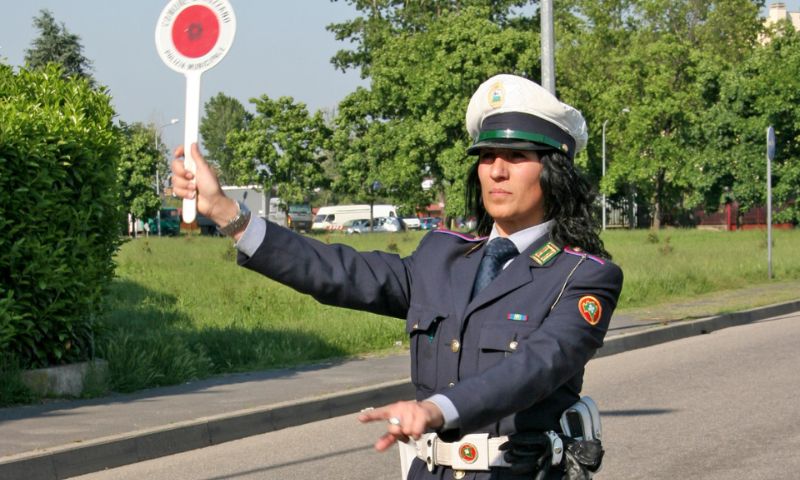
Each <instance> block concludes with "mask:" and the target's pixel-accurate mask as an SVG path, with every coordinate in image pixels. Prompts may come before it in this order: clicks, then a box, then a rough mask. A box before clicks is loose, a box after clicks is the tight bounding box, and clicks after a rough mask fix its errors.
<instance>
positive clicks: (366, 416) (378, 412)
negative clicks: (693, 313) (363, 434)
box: [358, 408, 392, 423]
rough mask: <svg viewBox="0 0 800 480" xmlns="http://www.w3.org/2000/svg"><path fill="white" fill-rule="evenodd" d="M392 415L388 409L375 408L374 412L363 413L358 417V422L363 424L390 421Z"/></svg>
mask: <svg viewBox="0 0 800 480" xmlns="http://www.w3.org/2000/svg"><path fill="white" fill-rule="evenodd" d="M391 416H392V414H391V413H390V412H389V410H388V409H386V408H374V409H372V410H366V411H362V412H361V413H360V414H359V415H358V421H359V422H361V423H369V422H376V421H380V420H383V421H388V420H389V418H391Z"/></svg>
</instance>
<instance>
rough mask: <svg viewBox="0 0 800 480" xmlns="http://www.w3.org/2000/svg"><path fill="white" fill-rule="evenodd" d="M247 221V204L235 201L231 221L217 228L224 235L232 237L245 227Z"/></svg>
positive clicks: (248, 215)
mask: <svg viewBox="0 0 800 480" xmlns="http://www.w3.org/2000/svg"><path fill="white" fill-rule="evenodd" d="M249 222H250V210H248V209H247V206H246V205H245V204H243V203H242V202H236V215H234V217H233V218H231V221H230V222H228V223H227V225H223V226H221V227H217V230H218V231H219V233H221V234H223V235H225V236H226V237H232V236H233V235H235V234H237V233H239V232H241V231H242V230H244V229H245V228H247V224H248V223H249Z"/></svg>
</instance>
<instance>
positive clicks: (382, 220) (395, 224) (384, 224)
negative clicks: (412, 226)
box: [372, 217, 406, 232]
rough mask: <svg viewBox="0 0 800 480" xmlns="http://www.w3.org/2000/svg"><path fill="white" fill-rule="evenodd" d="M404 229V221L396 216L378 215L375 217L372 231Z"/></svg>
mask: <svg viewBox="0 0 800 480" xmlns="http://www.w3.org/2000/svg"><path fill="white" fill-rule="evenodd" d="M405 229H406V225H405V223H403V221H402V220H400V219H399V218H397V217H378V218H376V219H375V225H374V227H373V229H372V230H373V231H374V232H402V231H403V230H405Z"/></svg>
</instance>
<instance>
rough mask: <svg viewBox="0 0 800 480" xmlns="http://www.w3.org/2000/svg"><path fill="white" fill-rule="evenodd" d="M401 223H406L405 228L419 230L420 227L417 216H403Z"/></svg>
mask: <svg viewBox="0 0 800 480" xmlns="http://www.w3.org/2000/svg"><path fill="white" fill-rule="evenodd" d="M403 223H405V224H406V228H407V229H409V230H419V229H420V228H422V223H420V221H419V218H417V217H408V218H404V219H403Z"/></svg>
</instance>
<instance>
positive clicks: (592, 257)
mask: <svg viewBox="0 0 800 480" xmlns="http://www.w3.org/2000/svg"><path fill="white" fill-rule="evenodd" d="M564 253H568V254H570V255H575V256H577V257H586V258H588V259H589V260H593V261H595V262H597V263H599V264H600V265H605V264H606V261H605V260H603V259H602V258H600V257H597V256H595V255H589V254H588V253H586V252H584V251H583V249H582V248H581V247H564Z"/></svg>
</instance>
